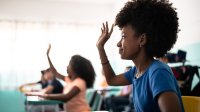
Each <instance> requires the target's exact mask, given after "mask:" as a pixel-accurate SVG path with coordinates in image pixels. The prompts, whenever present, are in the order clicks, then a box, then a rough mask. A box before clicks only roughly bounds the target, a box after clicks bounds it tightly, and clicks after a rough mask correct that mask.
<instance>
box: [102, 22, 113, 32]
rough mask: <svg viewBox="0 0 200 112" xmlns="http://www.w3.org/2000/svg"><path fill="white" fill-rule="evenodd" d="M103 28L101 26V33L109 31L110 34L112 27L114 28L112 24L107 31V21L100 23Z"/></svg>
mask: <svg viewBox="0 0 200 112" xmlns="http://www.w3.org/2000/svg"><path fill="white" fill-rule="evenodd" d="M102 25H103V28H101V32H102V33H109V34H111V33H112V32H113V28H114V24H112V27H111V30H110V32H109V27H108V22H107V21H106V23H102Z"/></svg>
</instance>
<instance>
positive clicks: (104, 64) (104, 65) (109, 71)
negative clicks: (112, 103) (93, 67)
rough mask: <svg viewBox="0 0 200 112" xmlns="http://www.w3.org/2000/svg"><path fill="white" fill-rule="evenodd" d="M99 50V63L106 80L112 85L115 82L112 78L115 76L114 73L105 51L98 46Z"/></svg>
mask: <svg viewBox="0 0 200 112" xmlns="http://www.w3.org/2000/svg"><path fill="white" fill-rule="evenodd" d="M98 51H99V56H100V59H101V64H102V68H103V71H104V74H105V77H106V81H107V83H108V84H109V85H112V86H114V85H115V83H114V81H113V79H114V78H115V76H116V75H115V73H114V71H113V69H112V67H111V65H110V63H109V60H108V58H107V55H106V52H105V49H104V48H98Z"/></svg>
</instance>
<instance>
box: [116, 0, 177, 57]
mask: <svg viewBox="0 0 200 112" xmlns="http://www.w3.org/2000/svg"><path fill="white" fill-rule="evenodd" d="M178 19H179V18H178V17H177V12H176V9H175V8H173V7H172V3H169V2H168V1H158V0H132V1H129V2H127V3H126V4H125V6H124V7H123V8H122V9H121V11H120V12H119V13H118V14H117V16H116V19H115V24H116V25H117V26H118V27H119V28H120V29H122V28H123V27H124V26H126V25H128V24H130V25H131V26H132V28H133V29H134V30H135V31H136V33H137V34H136V35H141V34H145V35H146V38H147V43H146V45H145V50H146V53H147V55H148V56H152V57H156V58H159V57H162V56H164V55H165V54H166V53H167V51H169V50H170V49H171V48H172V47H173V45H174V44H175V42H176V40H177V33H178V31H179V29H178V26H179V23H178Z"/></svg>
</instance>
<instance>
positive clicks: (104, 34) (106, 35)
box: [96, 22, 114, 49]
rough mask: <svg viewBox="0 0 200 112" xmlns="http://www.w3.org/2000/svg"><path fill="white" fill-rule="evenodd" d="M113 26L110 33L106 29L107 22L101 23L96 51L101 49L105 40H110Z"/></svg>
mask: <svg viewBox="0 0 200 112" xmlns="http://www.w3.org/2000/svg"><path fill="white" fill-rule="evenodd" d="M113 28H114V24H113V25H112V27H111V29H110V31H109V28H108V22H106V23H103V27H102V28H101V35H100V37H99V39H98V41H97V43H96V46H97V48H98V49H101V48H103V47H104V45H105V43H106V42H107V40H108V39H109V38H110V36H111V34H112V32H113Z"/></svg>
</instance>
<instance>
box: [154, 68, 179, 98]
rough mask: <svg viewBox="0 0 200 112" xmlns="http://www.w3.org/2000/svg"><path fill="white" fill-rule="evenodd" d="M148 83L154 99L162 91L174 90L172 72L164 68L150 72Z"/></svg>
mask: <svg viewBox="0 0 200 112" xmlns="http://www.w3.org/2000/svg"><path fill="white" fill-rule="evenodd" d="M150 83H151V84H150V87H151V90H152V93H153V98H154V100H157V97H158V95H160V94H161V93H163V92H166V91H172V92H176V87H175V83H174V78H173V74H172V73H170V72H169V71H167V70H165V69H159V70H156V71H155V72H154V73H153V74H152V77H151V79H150Z"/></svg>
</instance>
